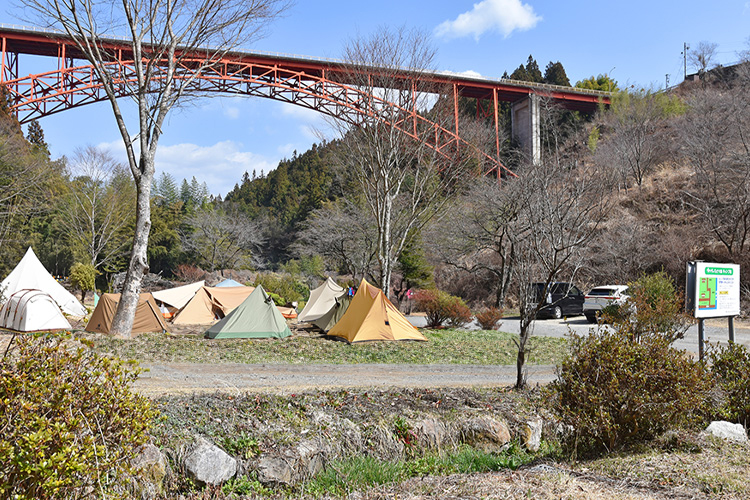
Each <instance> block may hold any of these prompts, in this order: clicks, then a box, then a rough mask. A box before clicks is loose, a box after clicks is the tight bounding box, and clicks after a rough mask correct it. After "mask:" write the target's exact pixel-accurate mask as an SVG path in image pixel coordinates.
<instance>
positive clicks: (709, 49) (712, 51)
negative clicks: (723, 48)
mask: <svg viewBox="0 0 750 500" xmlns="http://www.w3.org/2000/svg"><path fill="white" fill-rule="evenodd" d="M718 48H719V46H718V45H717V44H715V43H711V42H706V41H702V42H700V43H698V46H697V47H696V48H694V49H692V50H691V51H690V52H688V62H689V63H690V65H691V66H692V67H694V68H695V70H696V71H697V72H698V73H704V72H705V71H706V70H709V69H711V68H713V67H715V66H716V64H715V63H714V60H715V59H716V51H717V49H718Z"/></svg>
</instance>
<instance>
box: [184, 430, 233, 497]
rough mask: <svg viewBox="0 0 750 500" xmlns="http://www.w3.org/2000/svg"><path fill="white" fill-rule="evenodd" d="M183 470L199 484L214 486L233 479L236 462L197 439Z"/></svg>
mask: <svg viewBox="0 0 750 500" xmlns="http://www.w3.org/2000/svg"><path fill="white" fill-rule="evenodd" d="M185 470H186V471H187V473H188V475H190V477H192V478H193V479H195V480H196V481H198V482H200V483H204V484H212V485H216V484H221V483H223V482H224V481H227V480H228V479H231V478H232V477H234V475H235V473H236V472H237V461H236V460H235V459H234V458H232V457H230V456H229V455H227V454H226V453H225V452H224V450H222V449H221V448H219V447H218V446H216V445H214V444H212V443H210V442H208V441H206V440H205V439H203V438H201V437H199V438H197V439H196V445H195V447H194V448H193V449H192V450H191V451H190V453H188V454H187V456H186V457H185Z"/></svg>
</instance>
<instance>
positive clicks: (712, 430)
mask: <svg viewBox="0 0 750 500" xmlns="http://www.w3.org/2000/svg"><path fill="white" fill-rule="evenodd" d="M706 432H708V433H709V434H711V435H712V436H716V437H720V438H724V439H728V440H730V441H736V442H738V443H746V442H747V432H745V428H744V427H743V426H742V424H733V423H731V422H724V421H721V420H716V421H713V422H711V424H709V426H708V427H707V428H706Z"/></svg>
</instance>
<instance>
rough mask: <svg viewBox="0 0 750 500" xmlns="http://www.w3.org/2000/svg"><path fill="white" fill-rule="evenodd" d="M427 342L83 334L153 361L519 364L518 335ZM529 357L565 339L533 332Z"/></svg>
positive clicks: (558, 354)
mask: <svg viewBox="0 0 750 500" xmlns="http://www.w3.org/2000/svg"><path fill="white" fill-rule="evenodd" d="M422 332H423V333H424V334H425V336H426V337H427V339H428V342H364V343H357V344H347V343H346V342H340V341H335V340H330V339H328V338H323V337H318V336H306V335H296V334H295V335H293V336H292V337H288V338H286V339H281V340H278V339H258V340H254V339H253V340H251V339H204V338H203V337H202V333H201V334H188V335H172V334H146V335H140V336H138V337H136V338H135V339H132V340H118V339H114V338H112V337H110V336H107V335H98V334H85V333H84V334H81V336H83V337H85V338H88V339H89V340H91V341H93V343H94V347H95V349H96V350H97V351H99V352H103V353H108V354H113V355H116V356H118V357H120V358H123V359H135V360H138V361H141V362H149V363H159V362H161V363H266V364H274V363H276V364H310V363H314V364H358V363H385V364H420V365H426V364H473V365H498V364H501V365H502V364H506V365H509V364H515V362H516V353H517V348H516V345H515V344H514V342H513V339H514V338H517V335H514V334H511V333H505V332H500V331H489V330H483V331H466V330H451V329H449V330H422ZM530 344H531V349H532V352H531V357H530V359H529V360H528V362H529V363H535V364H543V365H547V364H557V363H559V362H560V360H561V359H562V357H563V355H564V354H565V352H566V349H567V340H565V339H556V338H547V337H532V339H531V341H530Z"/></svg>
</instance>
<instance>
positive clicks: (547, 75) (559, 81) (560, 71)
mask: <svg viewBox="0 0 750 500" xmlns="http://www.w3.org/2000/svg"><path fill="white" fill-rule="evenodd" d="M544 83H549V84H550V85H562V86H565V87H570V80H569V79H568V75H567V74H566V73H565V68H563V65H562V63H561V62H560V61H557V62H555V63H553V62H552V61H550V62H549V64H547V67H546V68H545V70H544Z"/></svg>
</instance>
